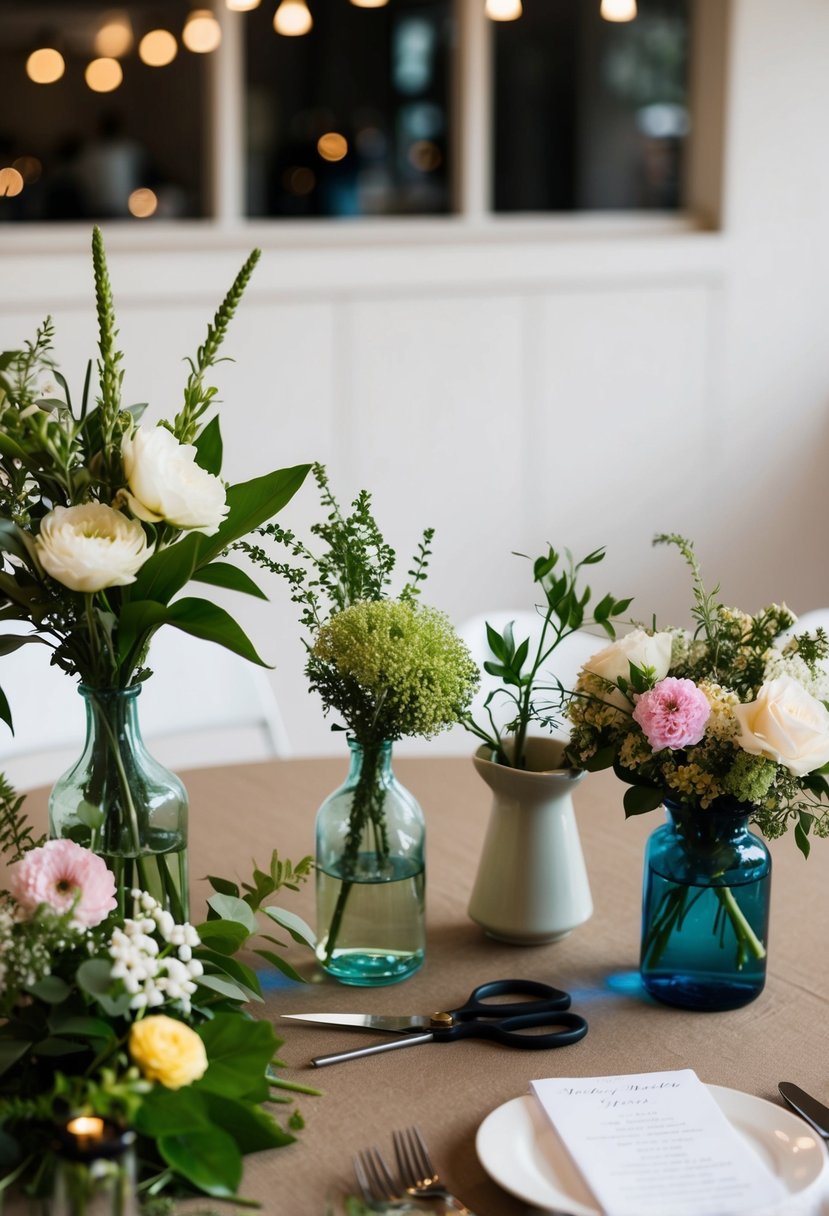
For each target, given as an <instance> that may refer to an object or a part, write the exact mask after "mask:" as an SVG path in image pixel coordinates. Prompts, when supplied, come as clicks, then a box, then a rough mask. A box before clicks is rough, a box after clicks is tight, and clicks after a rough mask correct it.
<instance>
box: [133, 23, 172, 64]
mask: <svg viewBox="0 0 829 1216" xmlns="http://www.w3.org/2000/svg"><path fill="white" fill-rule="evenodd" d="M177 52H178V43H177V42H176V40H175V38H174V36H173V35H172V34H171V33H170V31H169V30H150V32H149V33H148V34H145V35H144V37H143V38H142V39H141V41H140V42H139V44H138V57H139V59H140V60H141V62H142V63H146V65H147V67H150V68H165V67H166V66H167V64H168V63H172V62H173V60H174V59H175V57H176V54H177Z"/></svg>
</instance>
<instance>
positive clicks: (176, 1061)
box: [129, 1013, 207, 1089]
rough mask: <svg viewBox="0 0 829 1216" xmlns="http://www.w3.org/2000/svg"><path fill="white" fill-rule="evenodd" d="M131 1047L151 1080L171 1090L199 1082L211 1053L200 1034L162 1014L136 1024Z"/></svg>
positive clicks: (133, 1055) (140, 1066) (131, 1050)
mask: <svg viewBox="0 0 829 1216" xmlns="http://www.w3.org/2000/svg"><path fill="white" fill-rule="evenodd" d="M129 1047H130V1055H131V1056H132V1058H133V1060H134V1061H135V1063H136V1064H137V1065H138V1067H139V1068H140V1069H141V1072H142V1073H143V1074H144V1076H145V1077H146V1078H147V1080H148V1081H160V1082H161V1084H162V1085H166V1086H167V1088H168V1089H181V1087H182V1086H183V1085H190V1084H191V1083H192V1082H193V1081H198V1079H199V1077H200V1076H202V1074H203V1073H204V1072H205V1071H206V1069H207V1052H206V1051H205V1049H204V1043H202V1041H201V1039H200V1038H199V1036H198V1035H197V1034H196V1032H195V1031H194V1030H191V1029H190V1027H189V1026H186V1025H185V1024H184V1022H178V1021H176V1019H175V1018H168V1017H165V1016H164V1014H161V1013H159V1014H154V1015H152V1016H151V1017H148V1018H142V1019H141V1021H140V1022H134V1023H133V1027H132V1030H131V1031H130V1043H129Z"/></svg>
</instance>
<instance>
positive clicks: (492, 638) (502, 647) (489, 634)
mask: <svg viewBox="0 0 829 1216" xmlns="http://www.w3.org/2000/svg"><path fill="white" fill-rule="evenodd" d="M486 640H487V645H488V646H489V649H490V650H491V651H492V653H493V654H494V655H495V657H496V659H500V661H501V662H502V663H508V662H509V650H508V647H507V644H506V642H505V641H504V639H503V638H502V637H501V635H500V633H499V632H498V630H497V629H493V627H492V626H491V625H490V623H489V621H487V622H486Z"/></svg>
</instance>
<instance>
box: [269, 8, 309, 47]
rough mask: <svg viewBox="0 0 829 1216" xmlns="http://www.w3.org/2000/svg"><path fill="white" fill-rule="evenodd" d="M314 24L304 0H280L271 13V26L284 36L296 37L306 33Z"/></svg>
mask: <svg viewBox="0 0 829 1216" xmlns="http://www.w3.org/2000/svg"><path fill="white" fill-rule="evenodd" d="M313 24H314V18H313V17H312V16H311V13H310V11H309V9H308V5H307V4H306V3H305V0H281V3H280V5H279V8H278V9H277V10H276V12H275V13H274V15H273V28H274V29H275V30H276V32H277V34H284V35H285V37H286V38H298V37H299V36H300V35H301V34H307V33H308V31H309V30H310V28H311V26H312V25H313Z"/></svg>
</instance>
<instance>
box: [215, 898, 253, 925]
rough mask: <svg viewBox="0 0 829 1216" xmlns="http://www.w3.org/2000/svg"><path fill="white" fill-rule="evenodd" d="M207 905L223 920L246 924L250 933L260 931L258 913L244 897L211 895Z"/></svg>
mask: <svg viewBox="0 0 829 1216" xmlns="http://www.w3.org/2000/svg"><path fill="white" fill-rule="evenodd" d="M207 906H208V908H210V909H212V911H213V912H215V913H216V915H217V916H219V917H221V919H222V920H229V921H234V922H235V923H236V924H239V925H244V926H245V928H246V929H247V931H248V933H258V931H259V922H258V921H257V919H256V914H255V912H253V911H252V910H251V908H250V907H249V906H248V905H247V904H246V903H245V901H244V900H243V899H239V898H238V897H237V896H235V895H211V896H210V898H209V899H208V901H207Z"/></svg>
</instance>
